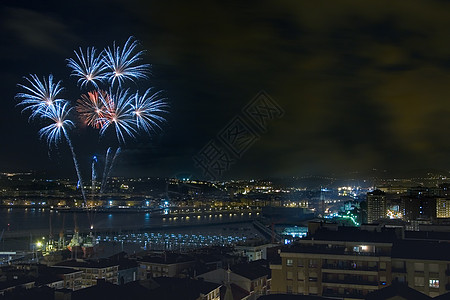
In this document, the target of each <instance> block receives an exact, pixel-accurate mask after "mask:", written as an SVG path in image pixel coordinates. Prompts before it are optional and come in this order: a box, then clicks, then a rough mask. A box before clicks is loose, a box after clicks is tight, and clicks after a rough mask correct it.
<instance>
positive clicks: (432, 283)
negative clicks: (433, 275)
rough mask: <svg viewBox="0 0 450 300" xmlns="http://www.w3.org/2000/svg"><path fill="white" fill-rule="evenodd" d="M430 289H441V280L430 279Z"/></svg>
mask: <svg viewBox="0 0 450 300" xmlns="http://www.w3.org/2000/svg"><path fill="white" fill-rule="evenodd" d="M429 287H430V288H436V289H438V288H439V279H430V281H429Z"/></svg>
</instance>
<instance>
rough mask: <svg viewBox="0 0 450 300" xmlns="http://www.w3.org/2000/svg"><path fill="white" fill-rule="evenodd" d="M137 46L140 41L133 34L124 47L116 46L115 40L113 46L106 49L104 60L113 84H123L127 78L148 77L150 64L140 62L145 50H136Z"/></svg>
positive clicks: (109, 78)
mask: <svg viewBox="0 0 450 300" xmlns="http://www.w3.org/2000/svg"><path fill="white" fill-rule="evenodd" d="M137 46H138V41H136V40H134V38H133V37H132V36H131V37H129V38H128V40H127V42H126V43H125V45H124V46H123V48H122V49H121V48H120V47H119V46H116V43H115V42H114V44H113V47H112V48H109V47H108V48H107V49H105V54H104V57H103V61H104V63H105V65H106V66H107V68H108V71H109V72H108V73H107V75H106V76H107V77H108V81H109V82H110V83H111V85H114V84H115V83H116V82H117V83H118V85H119V86H121V85H122V83H123V82H124V81H125V80H130V81H134V80H136V79H146V78H148V76H147V73H149V69H150V65H149V64H138V63H139V61H140V60H142V58H141V56H142V54H143V53H144V51H142V50H141V51H138V52H136V51H135V50H136V47H137Z"/></svg>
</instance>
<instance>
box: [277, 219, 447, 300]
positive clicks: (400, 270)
mask: <svg viewBox="0 0 450 300" xmlns="http://www.w3.org/2000/svg"><path fill="white" fill-rule="evenodd" d="M280 256H281V263H279V264H271V266H270V267H271V270H272V286H271V293H291V294H304V295H320V296H330V297H340V298H344V299H364V298H365V297H366V296H367V294H369V293H370V292H372V291H375V290H378V289H380V288H382V287H385V286H387V285H390V284H391V283H392V282H394V281H398V282H403V283H406V284H408V286H409V287H411V288H414V289H415V290H418V291H420V292H422V293H424V294H426V295H429V296H432V297H434V296H437V295H441V294H444V293H446V292H447V291H449V290H450V243H447V242H445V243H442V242H438V241H422V240H405V239H402V238H401V237H399V235H398V234H396V232H395V231H394V230H382V231H381V232H369V231H363V230H359V229H356V228H339V229H338V230H336V231H333V230H329V229H319V230H318V231H316V233H315V234H314V235H312V236H309V237H307V238H306V239H303V240H301V241H300V242H299V243H297V244H295V245H293V246H291V247H288V248H283V249H282V250H281V252H280Z"/></svg>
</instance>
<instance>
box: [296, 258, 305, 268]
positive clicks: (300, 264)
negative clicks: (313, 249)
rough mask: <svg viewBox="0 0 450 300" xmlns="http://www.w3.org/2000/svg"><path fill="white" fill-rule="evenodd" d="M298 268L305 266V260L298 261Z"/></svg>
mask: <svg viewBox="0 0 450 300" xmlns="http://www.w3.org/2000/svg"><path fill="white" fill-rule="evenodd" d="M297 266H299V267H303V266H304V264H303V259H299V260H298V261H297Z"/></svg>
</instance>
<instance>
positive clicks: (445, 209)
mask: <svg viewBox="0 0 450 300" xmlns="http://www.w3.org/2000/svg"><path fill="white" fill-rule="evenodd" d="M436 218H450V199H447V198H437V199H436Z"/></svg>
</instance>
